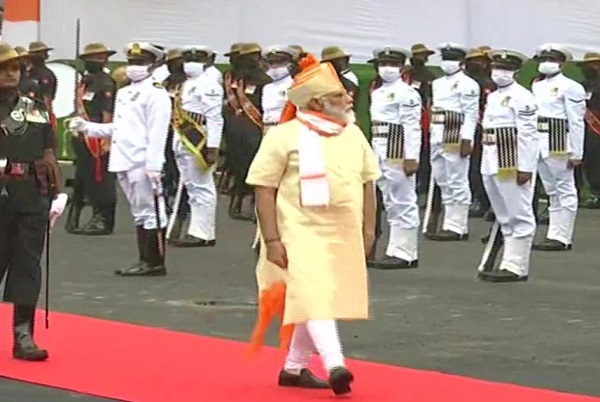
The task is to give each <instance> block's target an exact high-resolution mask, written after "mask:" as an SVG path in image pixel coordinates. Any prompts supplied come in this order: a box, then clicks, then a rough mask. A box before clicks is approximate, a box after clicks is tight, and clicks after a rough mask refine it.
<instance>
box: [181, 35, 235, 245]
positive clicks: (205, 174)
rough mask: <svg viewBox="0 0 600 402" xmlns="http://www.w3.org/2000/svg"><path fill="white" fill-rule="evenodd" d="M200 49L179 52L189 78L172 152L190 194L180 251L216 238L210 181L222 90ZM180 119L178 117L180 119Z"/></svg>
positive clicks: (214, 201) (218, 134)
mask: <svg viewBox="0 0 600 402" xmlns="http://www.w3.org/2000/svg"><path fill="white" fill-rule="evenodd" d="M210 53H212V51H210V50H209V49H207V48H206V47H203V46H192V47H187V48H185V49H184V50H183V60H184V64H183V70H184V71H185V73H186V75H187V76H188V80H187V81H185V82H184V83H183V85H182V86H181V90H180V93H179V95H178V96H177V97H176V98H175V106H174V112H173V113H174V114H175V119H174V125H175V130H176V135H175V136H174V138H173V151H174V153H175V157H176V160H177V167H178V168H179V174H180V180H182V182H183V185H184V186H185V188H186V190H187V193H188V200H189V201H188V202H189V205H190V212H191V217H190V227H189V229H188V233H187V235H186V236H185V237H184V238H182V239H180V240H174V241H173V245H174V246H178V247H212V246H214V245H215V239H216V218H217V216H216V214H217V189H216V187H215V182H214V178H213V173H214V170H215V166H216V165H215V162H216V161H217V159H218V156H219V147H220V145H221V137H222V135H223V114H222V112H223V95H224V94H223V88H222V86H221V84H220V83H219V82H218V81H217V80H216V79H215V76H214V74H211V73H210V72H209V71H208V70H206V69H205V67H206V64H205V63H206V60H207V56H208V55H209V54H210ZM178 115H179V116H178Z"/></svg>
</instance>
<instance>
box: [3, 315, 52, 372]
mask: <svg viewBox="0 0 600 402" xmlns="http://www.w3.org/2000/svg"><path fill="white" fill-rule="evenodd" d="M34 314H35V307H30V306H21V305H15V306H14V307H13V331H14V333H13V335H14V338H13V350H12V354H13V358H15V359H18V360H25V361H30V362H41V361H45V360H46V359H48V351H46V350H45V349H40V348H39V347H38V346H37V345H36V344H35V342H34V340H33V320H34Z"/></svg>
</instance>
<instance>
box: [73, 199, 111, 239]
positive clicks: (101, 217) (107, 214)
mask: <svg viewBox="0 0 600 402" xmlns="http://www.w3.org/2000/svg"><path fill="white" fill-rule="evenodd" d="M93 211H94V212H93V215H92V219H91V220H90V221H89V222H88V223H87V224H86V225H85V226H84V227H83V228H82V229H81V230H77V231H75V233H76V234H82V235H86V236H104V235H109V234H111V233H112V229H111V228H110V226H111V222H110V220H111V218H112V220H113V225H114V217H113V216H112V215H113V209H112V205H109V206H108V207H107V206H102V207H94V210H93Z"/></svg>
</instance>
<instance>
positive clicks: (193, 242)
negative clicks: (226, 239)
mask: <svg viewBox="0 0 600 402" xmlns="http://www.w3.org/2000/svg"><path fill="white" fill-rule="evenodd" d="M170 244H172V245H173V246H174V247H214V246H215V245H216V244H217V241H216V240H204V239H200V238H198V237H195V236H192V235H189V234H188V235H185V237H184V238H183V239H178V240H172V241H171V242H170Z"/></svg>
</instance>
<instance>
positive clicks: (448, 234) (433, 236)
mask: <svg viewBox="0 0 600 402" xmlns="http://www.w3.org/2000/svg"><path fill="white" fill-rule="evenodd" d="M425 238H426V239H427V240H432V241H467V240H469V234H468V233H467V234H458V233H455V232H452V231H450V230H442V231H441V232H438V233H425Z"/></svg>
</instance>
